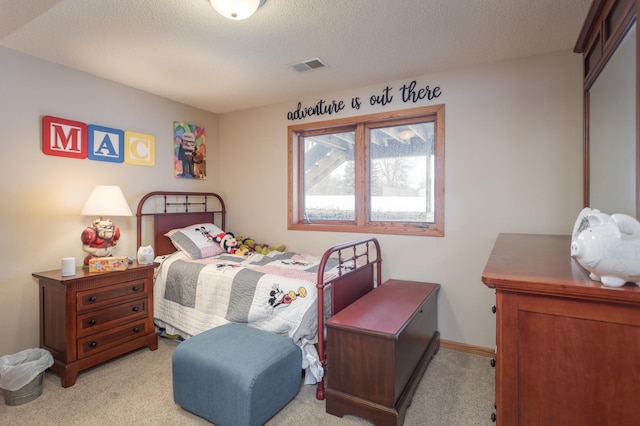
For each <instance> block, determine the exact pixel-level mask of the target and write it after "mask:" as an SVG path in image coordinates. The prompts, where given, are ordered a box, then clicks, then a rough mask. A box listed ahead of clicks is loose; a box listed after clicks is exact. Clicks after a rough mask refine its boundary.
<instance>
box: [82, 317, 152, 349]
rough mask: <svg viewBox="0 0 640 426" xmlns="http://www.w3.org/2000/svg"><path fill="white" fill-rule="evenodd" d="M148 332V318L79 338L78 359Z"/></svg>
mask: <svg viewBox="0 0 640 426" xmlns="http://www.w3.org/2000/svg"><path fill="white" fill-rule="evenodd" d="M147 332H148V330H147V321H146V319H141V320H139V321H133V322H130V323H127V324H124V325H121V326H119V327H115V328H112V329H110V330H108V331H106V332H104V333H98V334H94V335H91V336H87V337H84V338H82V339H78V359H82V358H85V357H88V356H90V355H93V354H95V353H98V352H102V351H105V350H107V349H109V348H113V347H115V346H118V345H120V344H122V343H123V342H126V341H127V340H133V339H135V338H136V337H138V336H142V335H144V334H146V333H147Z"/></svg>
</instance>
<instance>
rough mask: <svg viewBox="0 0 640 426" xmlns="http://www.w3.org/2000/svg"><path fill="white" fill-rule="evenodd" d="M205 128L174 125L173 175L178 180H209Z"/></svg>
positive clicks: (183, 124) (178, 123)
mask: <svg viewBox="0 0 640 426" xmlns="http://www.w3.org/2000/svg"><path fill="white" fill-rule="evenodd" d="M205 139H206V138H205V128H204V127H200V126H197V125H195V124H188V123H181V122H179V121H175V122H174V123H173V141H174V142H173V151H174V161H173V175H174V176H175V177H176V179H206V178H207V145H206V140H205Z"/></svg>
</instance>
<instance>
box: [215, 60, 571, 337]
mask: <svg viewBox="0 0 640 426" xmlns="http://www.w3.org/2000/svg"><path fill="white" fill-rule="evenodd" d="M318 72H321V71H318ZM581 75H582V74H581V59H580V56H579V55H575V54H573V53H571V52H568V51H565V52H559V53H554V54H549V55H544V56H538V57H531V58H527V59H522V60H518V61H511V62H504V63H497V64H491V65H486V66H481V67H475V68H470V69H464V70H459V71H454V72H446V73H441V74H434V75H425V76H417V77H410V78H407V79H406V80H400V81H396V82H384V83H382V84H380V85H377V86H372V87H365V88H358V89H353V90H349V91H343V92H338V93H321V94H318V96H317V97H315V98H309V99H299V100H300V101H302V104H303V105H307V106H311V105H314V104H315V103H316V102H318V101H319V100H320V99H323V100H325V101H330V100H334V99H335V100H344V101H345V102H346V103H347V108H345V109H344V110H343V111H341V112H340V113H338V114H334V115H330V116H329V115H325V116H322V117H312V118H311V119H306V120H302V121H288V120H287V112H288V111H292V110H294V109H295V108H296V106H297V101H298V100H297V99H296V100H294V101H292V102H289V103H284V104H278V105H272V106H268V107H264V108H256V109H252V110H248V111H240V112H236V113H230V114H224V115H222V116H220V157H221V158H222V159H223V161H222V162H221V163H220V182H221V187H222V188H224V193H225V197H226V201H227V206H228V211H229V216H228V218H229V219H228V222H227V223H228V225H227V227H228V229H229V230H231V231H233V232H236V233H237V234H238V233H239V234H242V235H249V236H251V237H253V238H254V239H256V240H262V241H263V242H267V243H271V244H281V243H285V244H286V245H287V246H288V247H291V248H293V249H296V250H298V251H304V252H310V253H317V254H321V253H322V252H323V251H324V249H325V248H326V247H328V246H329V245H332V244H337V243H340V242H343V241H347V240H351V239H355V238H359V237H361V236H362V235H359V234H348V233H326V232H303V231H288V230H287V222H286V221H287V126H288V125H291V124H299V123H302V122H311V121H321V120H328V119H331V118H341V117H347V116H349V115H356V114H367V113H371V112H380V111H388V110H391V109H403V108H407V107H413V106H422V105H429V104H435V103H438V104H439V103H444V104H445V127H446V129H445V175H446V176H445V208H446V210H445V236H444V237H443V238H435V237H413V236H392V235H378V236H377V237H378V239H379V240H380V242H381V245H382V252H383V253H382V254H383V271H384V272H383V274H384V276H385V277H384V278H399V279H408V280H419V281H428V282H437V283H440V284H442V288H441V291H440V295H439V315H438V323H439V324H438V325H439V329H440V332H441V334H442V338H443V339H447V340H452V341H456V342H461V343H466V344H469V345H476V346H482V347H486V348H493V347H494V345H495V318H494V315H493V314H492V313H491V311H490V307H491V305H492V304H493V303H494V300H495V298H494V294H493V291H491V290H490V289H488V288H487V287H485V286H484V284H483V283H482V282H481V274H482V271H483V269H484V265H485V263H486V260H487V258H488V256H489V254H490V251H491V248H492V246H493V243H494V241H495V239H496V237H497V235H498V233H501V232H518V233H549V234H569V233H571V228H572V226H573V223H574V220H575V217H576V215H577V214H578V213H579V211H580V210H581V208H582V77H581ZM414 79H415V80H416V81H417V82H418V87H424V86H426V85H427V84H428V85H430V87H431V88H433V87H434V86H440V87H441V89H442V93H443V94H442V95H441V96H440V97H439V98H436V99H434V100H432V101H430V102H429V101H423V102H419V103H416V104H403V103H402V102H401V101H400V100H399V98H394V100H393V101H392V102H391V103H390V104H388V105H386V106H379V107H370V106H366V107H363V108H361V109H360V110H357V111H356V110H354V109H352V108H351V106H350V101H351V99H352V98H353V97H361V98H362V99H364V100H365V101H366V99H368V97H369V96H370V95H373V94H379V93H381V91H382V90H383V89H384V88H385V87H386V86H387V85H388V86H391V87H392V88H393V89H392V90H397V88H399V87H400V86H401V85H402V84H405V83H410V82H411V81H412V80H414ZM567 255H569V247H567Z"/></svg>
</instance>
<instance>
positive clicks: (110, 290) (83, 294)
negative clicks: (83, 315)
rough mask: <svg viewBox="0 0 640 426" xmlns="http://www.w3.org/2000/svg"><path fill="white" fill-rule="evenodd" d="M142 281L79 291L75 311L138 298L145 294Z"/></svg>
mask: <svg viewBox="0 0 640 426" xmlns="http://www.w3.org/2000/svg"><path fill="white" fill-rule="evenodd" d="M146 290H147V289H146V288H145V281H144V280H143V279H140V280H133V281H128V282H125V283H122V284H116V285H111V286H108V287H101V288H96V289H92V290H85V291H79V292H78V294H77V297H76V303H77V310H78V312H80V311H83V310H84V311H86V310H87V309H95V308H99V307H102V306H105V305H112V304H113V303H117V302H118V300H123V301H124V300H127V299H129V298H132V297H137V296H140V295H141V294H143V293H145V292H146Z"/></svg>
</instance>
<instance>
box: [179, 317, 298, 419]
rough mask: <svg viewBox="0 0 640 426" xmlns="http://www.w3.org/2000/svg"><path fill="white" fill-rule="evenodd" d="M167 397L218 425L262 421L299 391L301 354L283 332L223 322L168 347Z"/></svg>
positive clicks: (273, 413) (272, 414) (271, 415)
mask: <svg viewBox="0 0 640 426" xmlns="http://www.w3.org/2000/svg"><path fill="white" fill-rule="evenodd" d="M172 366H173V399H174V401H175V402H176V403H177V404H179V405H180V406H181V407H182V408H184V409H186V410H188V411H191V412H192V413H194V414H197V415H198V416H201V417H204V418H205V419H207V420H209V421H211V422H213V423H215V424H216V425H219V426H226V425H228V426H242V425H247V426H249V425H262V424H264V423H265V422H266V421H267V420H269V419H270V418H271V417H273V416H274V415H275V414H276V413H277V412H278V411H280V410H281V409H282V408H283V407H284V406H285V405H287V403H288V402H289V401H291V400H292V399H293V398H294V397H295V396H296V394H297V393H298V391H299V390H300V384H301V377H302V353H301V351H300V348H298V346H296V345H295V344H294V343H293V341H292V340H291V339H290V338H288V337H286V336H280V335H277V334H273V333H269V332H266V331H262V330H258V329H256V328H253V327H249V326H247V325H244V324H235V323H231V324H225V325H222V326H220V327H216V328H213V329H211V330H208V331H205V332H203V333H200V334H198V335H196V336H193V337H191V338H189V339H187V340H185V341H184V342H182V343H180V345H178V347H177V348H176V349H175V351H174V352H173V357H172Z"/></svg>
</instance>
